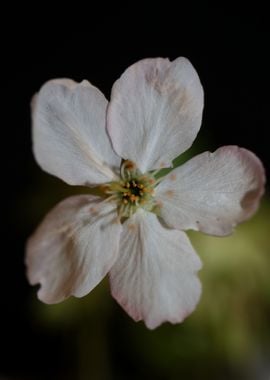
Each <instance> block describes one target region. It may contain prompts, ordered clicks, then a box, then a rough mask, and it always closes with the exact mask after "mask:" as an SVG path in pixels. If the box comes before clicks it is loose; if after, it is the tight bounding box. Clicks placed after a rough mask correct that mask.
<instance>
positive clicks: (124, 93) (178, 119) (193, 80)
mask: <svg viewBox="0 0 270 380" xmlns="http://www.w3.org/2000/svg"><path fill="white" fill-rule="evenodd" d="M202 109H203V89H202V86H201V83H200V80H199V77H198V75H197V73H196V71H195V69H194V68H193V66H192V65H191V63H190V62H189V61H188V60H187V59H186V58H183V57H181V58H177V59H176V60H175V61H173V62H170V61H169V60H168V59H163V58H157V59H144V60H142V61H139V62H137V63H135V64H134V65H132V66H130V67H129V68H128V69H127V70H126V71H125V72H124V74H123V75H122V76H121V77H120V79H119V80H117V81H116V82H115V84H114V86H113V89H112V95H111V101H110V103H109V107H108V114H107V126H108V131H109V134H110V136H111V139H112V142H113V146H114V149H115V151H116V152H117V153H118V154H119V155H120V156H121V157H123V158H125V159H129V160H131V161H134V162H135V163H136V164H137V165H138V167H139V169H140V170H141V171H142V172H146V171H147V170H152V169H158V168H161V167H168V166H171V161H172V160H173V159H174V158H175V157H176V156H178V155H179V154H181V153H182V152H184V151H185V150H187V149H188V148H189V147H190V146H191V144H192V142H193V141H194V139H195V137H196V135H197V133H198V131H199V128H200V125H201V118H202Z"/></svg>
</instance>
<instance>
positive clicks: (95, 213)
mask: <svg viewBox="0 0 270 380" xmlns="http://www.w3.org/2000/svg"><path fill="white" fill-rule="evenodd" d="M89 212H90V213H91V214H92V215H94V216H96V215H98V214H99V212H98V210H97V209H96V207H90V208H89Z"/></svg>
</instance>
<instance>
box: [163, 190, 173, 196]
mask: <svg viewBox="0 0 270 380" xmlns="http://www.w3.org/2000/svg"><path fill="white" fill-rule="evenodd" d="M165 195H167V197H168V198H173V196H174V191H173V190H167V191H166V192H165Z"/></svg>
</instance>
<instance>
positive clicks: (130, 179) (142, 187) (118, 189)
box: [104, 160, 156, 219]
mask: <svg viewBox="0 0 270 380" xmlns="http://www.w3.org/2000/svg"><path fill="white" fill-rule="evenodd" d="M120 177H121V179H120V181H119V182H110V183H108V184H106V185H105V189H104V191H105V193H106V194H108V195H110V197H112V199H114V200H116V202H117V204H118V214H119V217H120V219H121V218H129V217H130V216H131V215H133V214H134V213H135V212H136V211H137V210H138V209H139V208H143V209H145V210H147V211H152V210H153V208H154V207H155V205H156V204H155V199H154V188H155V185H156V179H155V177H154V175H152V174H151V173H147V174H142V173H141V172H140V171H139V169H138V168H137V167H136V165H135V164H134V163H133V162H132V161H129V160H126V161H124V162H123V163H122V165H121V171H120Z"/></svg>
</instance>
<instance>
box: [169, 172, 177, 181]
mask: <svg viewBox="0 0 270 380" xmlns="http://www.w3.org/2000/svg"><path fill="white" fill-rule="evenodd" d="M169 178H170V180H171V181H175V180H176V174H175V173H172V174H170V176H169Z"/></svg>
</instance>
